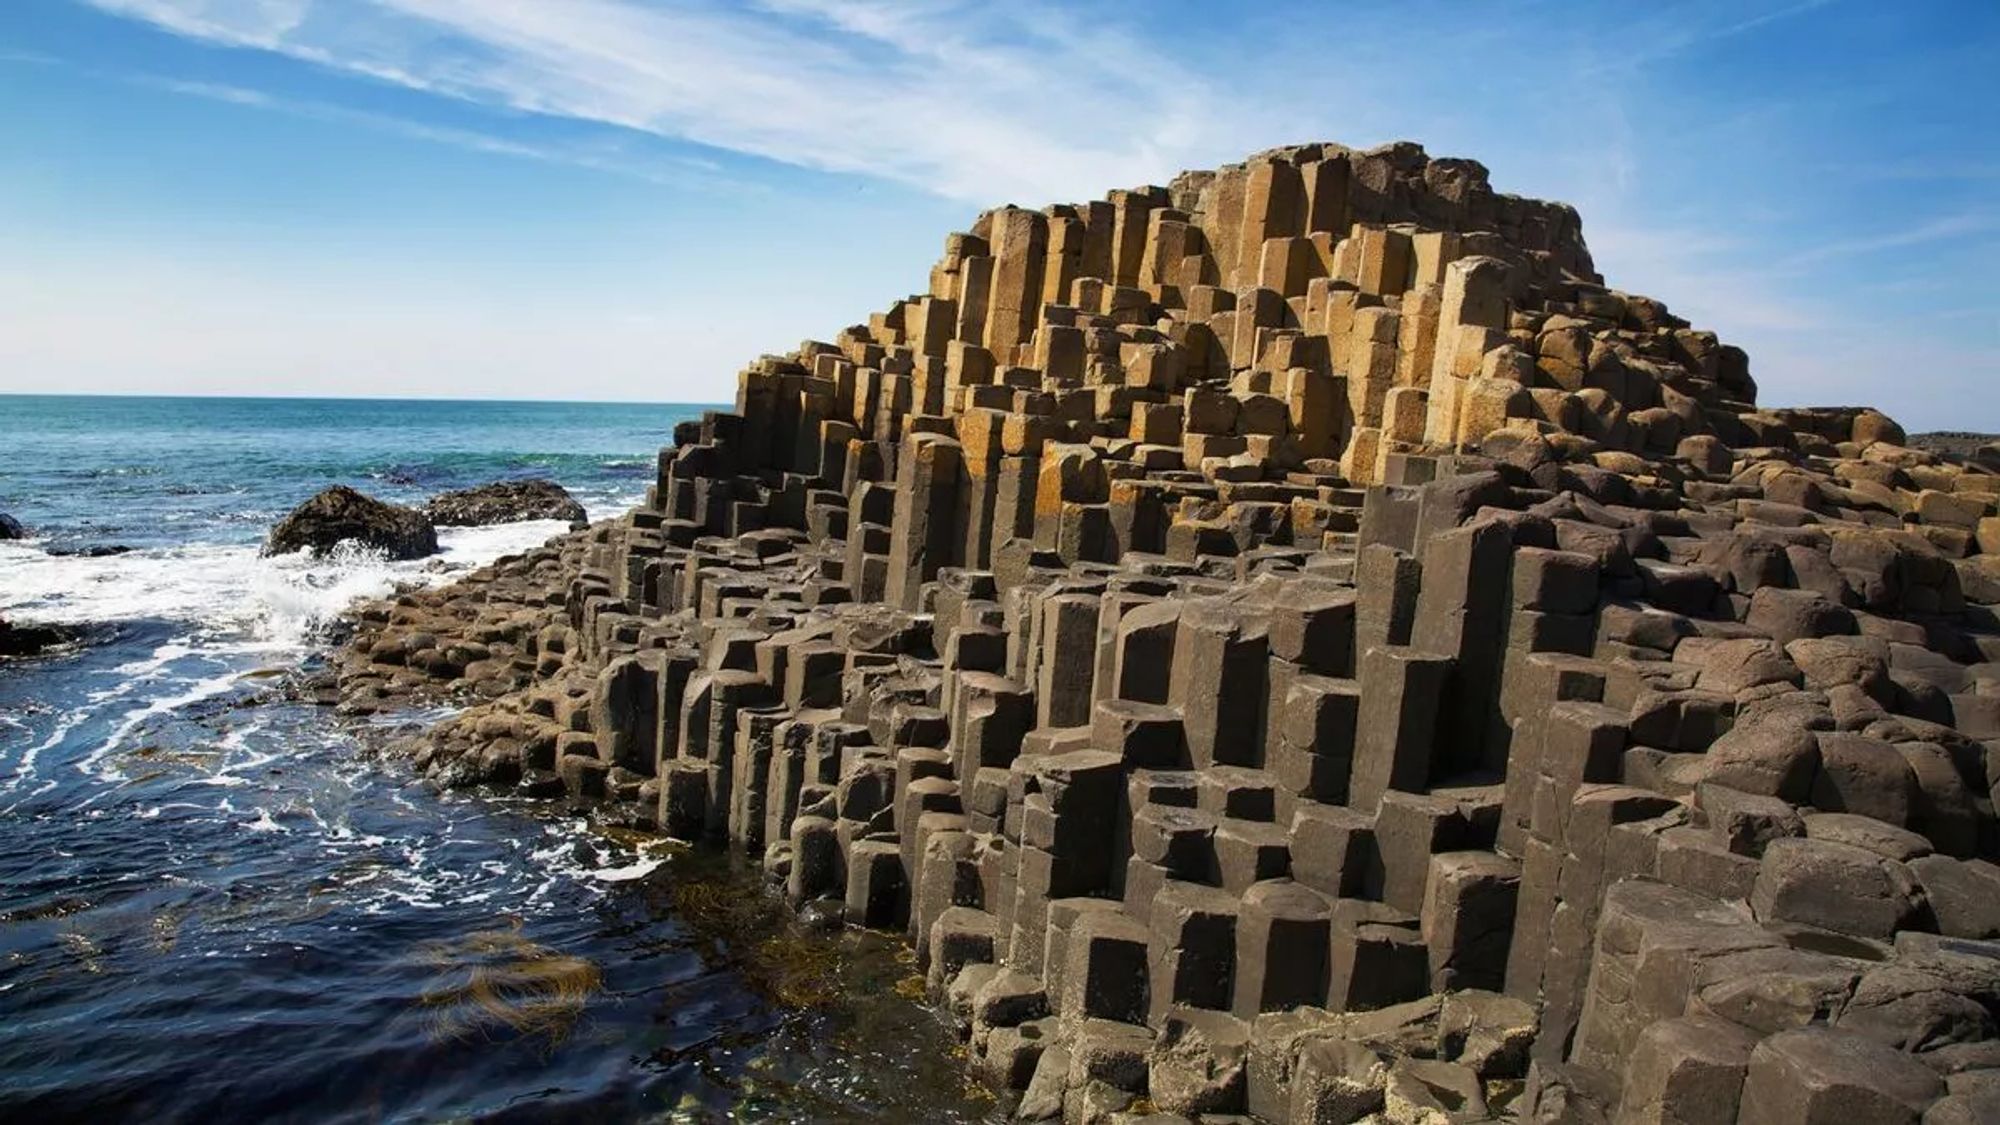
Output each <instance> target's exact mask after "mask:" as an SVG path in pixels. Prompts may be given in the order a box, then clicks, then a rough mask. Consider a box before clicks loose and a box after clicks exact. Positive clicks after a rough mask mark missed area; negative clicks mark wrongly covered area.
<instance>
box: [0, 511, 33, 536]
mask: <svg viewBox="0 0 2000 1125" xmlns="http://www.w3.org/2000/svg"><path fill="white" fill-rule="evenodd" d="M27 537H28V529H27V528H25V527H22V526H21V521H20V520H17V519H15V518H14V517H13V516H10V515H8V514H7V513H5V512H0V539H26V538H27Z"/></svg>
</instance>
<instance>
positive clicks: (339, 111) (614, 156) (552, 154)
mask: <svg viewBox="0 0 2000 1125" xmlns="http://www.w3.org/2000/svg"><path fill="white" fill-rule="evenodd" d="M122 77H123V78H124V79H125V80H126V81H130V82H135V83H138V84H140V85H143V86H148V87H152V88H154V89H158V90H164V91H166V92H168V93H172V94H180V95H183V96H185V97H194V98H203V99H206V100H208V101H214V102H223V103H225V104H228V105H238V106H245V107H247V108H251V109H262V110H269V111H272V112H275V113H283V114H286V115H288V116H292V117H298V118H302V119H305V120H311V121H326V122H336V123H340V124H345V125H355V126H359V127H361V128H364V129H371V130H374V131H375V132H379V133H386V134H389V135H391V136H397V137H403V138H406V139H408V140H414V141H425V142H430V143H434V144H443V145H450V146H451V147H453V148H461V149H465V150H467V151H469V152H480V153H485V154H487V155H490V156H506V157H514V158H516V159H521V160H533V161H537V162H540V163H544V164H556V165H566V166H571V167H578V168H589V169H592V170H593V171H599V172H608V173H611V174H613V175H619V176H630V177H632V178H635V179H640V180H645V181H646V182H648V183H654V184H659V185H662V186H667V187H674V186H688V185H689V184H693V183H697V182H699V183H702V184H704V185H706V186H710V187H714V186H727V187H729V188H731V189H732V190H744V191H748V190H755V188H754V186H753V185H750V184H747V183H743V182H741V181H737V180H732V179H729V178H727V177H725V176H723V175H722V174H721V170H720V167H719V166H718V165H716V164H715V163H714V162H713V161H708V160H704V159H701V158H699V157H689V156H680V155H666V156H660V157H641V156H635V155H632V154H629V153H623V152H612V151H596V150H592V149H589V148H584V147H580V146H576V145H547V144H533V143H529V142H525V141H520V140H515V139H512V138H508V137H501V136H495V135H494V134H491V133H483V132H480V131H478V130H476V129H459V128H455V127H451V126H444V125H432V124H427V123H425V122H421V121H413V120H410V119H409V118H406V117H397V116H395V115H393V114H386V113H375V112H371V111H368V110H360V109H354V108H351V107H348V106H341V105H334V104H332V103H330V102H321V101H302V100H297V99H292V98H283V97H279V96H277V95H274V94H270V93H267V92H265V91H262V90H254V89H250V88H248V87H244V86H235V85H230V84H227V83H220V82H199V81H189V80H186V79H178V78H164V77H161V76H158V75H152V74H133V75H124V76H122Z"/></svg>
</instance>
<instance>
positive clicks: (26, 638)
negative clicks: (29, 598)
mask: <svg viewBox="0 0 2000 1125" xmlns="http://www.w3.org/2000/svg"><path fill="white" fill-rule="evenodd" d="M75 637H76V634H75V632H73V631H72V630H69V629H65V628H63V627H62V626H60V625H9V624H8V623H7V620H6V618H4V617H0V657H8V656H34V655H36V654H38V653H41V652H45V651H47V650H48V649H51V648H54V647H55V646H57V645H59V644H65V643H67V642H69V641H71V640H74V639H75Z"/></svg>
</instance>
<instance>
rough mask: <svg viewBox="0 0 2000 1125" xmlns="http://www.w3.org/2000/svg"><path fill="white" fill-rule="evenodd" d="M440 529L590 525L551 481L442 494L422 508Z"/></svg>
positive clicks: (500, 482)
mask: <svg viewBox="0 0 2000 1125" xmlns="http://www.w3.org/2000/svg"><path fill="white" fill-rule="evenodd" d="M424 514H425V515H427V516H429V517H430V518H431V522H432V523H434V524H436V525H437V526H439V527H481V526H484V525H487V524H495V523H519V522H521V521H523V520H564V521H567V522H568V523H569V524H570V526H571V527H581V526H582V525H584V524H585V523H588V522H589V517H588V516H587V515H586V514H585V513H584V510H583V505H581V504H579V503H577V502H576V498H575V497H573V496H571V495H570V494H569V492H568V491H566V490H565V489H564V488H563V486H561V485H559V484H557V483H556V482H554V481H552V480H498V481H494V482H493V483H492V484H482V485H480V486H479V487H477V488H464V489H459V490H458V491H456V492H442V493H439V494H438V495H436V496H434V497H432V498H431V502H430V503H429V504H426V505H425V506H424Z"/></svg>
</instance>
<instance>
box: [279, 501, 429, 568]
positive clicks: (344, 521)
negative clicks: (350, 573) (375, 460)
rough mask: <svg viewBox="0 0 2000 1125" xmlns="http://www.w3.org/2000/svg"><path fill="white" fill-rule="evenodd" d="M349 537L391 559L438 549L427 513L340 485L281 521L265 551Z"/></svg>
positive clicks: (329, 545) (316, 546) (326, 546)
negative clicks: (383, 500) (385, 501)
mask: <svg viewBox="0 0 2000 1125" xmlns="http://www.w3.org/2000/svg"><path fill="white" fill-rule="evenodd" d="M349 539H352V540H355V541H357V542H359V543H361V544H362V545H363V546H366V547H372V548H375V549H378V550H381V551H384V552H386V553H387V554H388V556H389V557H390V558H392V559H420V558H423V557H424V556H425V555H434V554H436V553H437V549H438V542H437V528H435V527H434V526H432V524H431V520H430V517H429V516H426V515H425V514H424V513H422V512H420V511H417V510H416V509H415V508H405V507H401V506H399V505H396V504H386V503H383V502H382V501H380V500H377V499H375V498H374V497H372V496H364V495H362V494H361V493H359V492H356V491H355V490H353V489H351V488H349V487H347V486H346V485H344V484H337V485H334V486H333V487H332V488H329V489H327V490H326V491H324V492H322V493H320V494H319V495H317V496H314V497H313V498H312V499H310V500H308V501H306V502H305V503H303V504H300V505H299V506H298V507H296V508H294V509H292V512H291V514H290V515H288V516H286V517H285V518H284V519H282V520H279V521H278V525H277V526H276V527H273V528H272V529H271V537H270V539H269V540H268V541H267V542H266V543H265V544H264V553H265V554H267V555H283V554H289V553H291V552H293V551H297V550H300V549H302V548H310V549H311V550H312V551H314V552H315V553H318V552H324V551H329V550H332V549H333V546H334V544H336V543H341V542H344V541H346V540H349Z"/></svg>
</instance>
